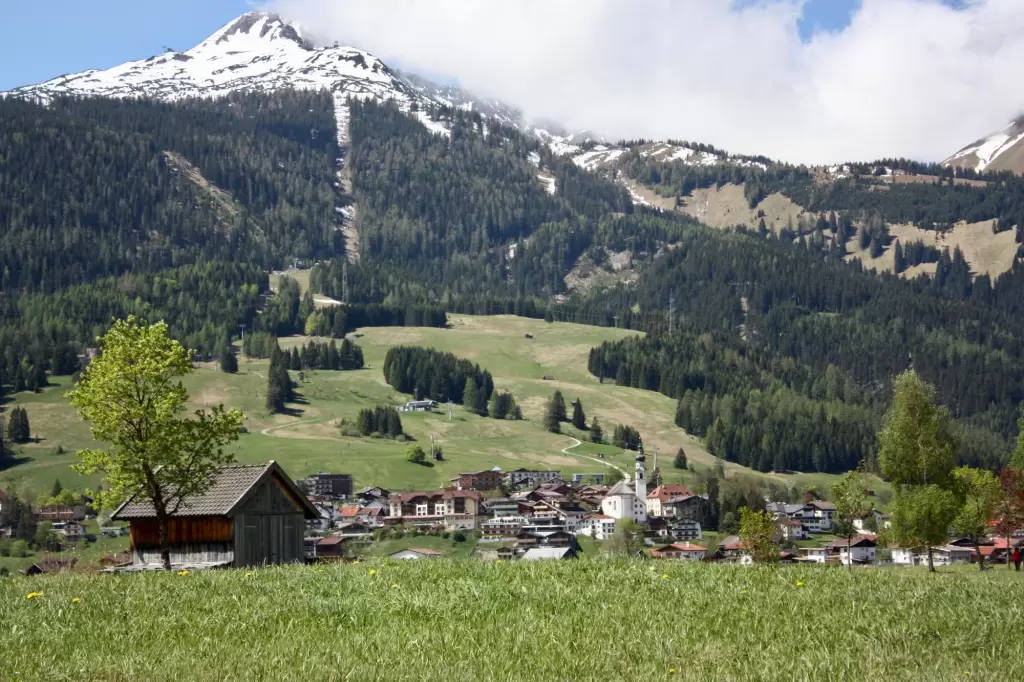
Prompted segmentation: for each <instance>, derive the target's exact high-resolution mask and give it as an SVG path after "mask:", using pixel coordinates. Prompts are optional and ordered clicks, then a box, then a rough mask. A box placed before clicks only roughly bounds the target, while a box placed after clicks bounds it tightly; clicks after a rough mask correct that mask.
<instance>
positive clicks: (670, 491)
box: [647, 483, 693, 502]
mask: <svg viewBox="0 0 1024 682" xmlns="http://www.w3.org/2000/svg"><path fill="white" fill-rule="evenodd" d="M679 497H681V498H684V499H685V498H688V497H693V493H692V492H690V489H689V488H687V487H686V486H685V485H681V484H678V483H662V484H661V485H659V486H658V487H657V488H655V489H654V490H652V491H651V492H649V493H648V494H647V499H649V500H653V499H658V500H661V501H662V502H667V501H669V500H672V499H675V498H679Z"/></svg>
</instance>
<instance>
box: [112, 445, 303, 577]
mask: <svg viewBox="0 0 1024 682" xmlns="http://www.w3.org/2000/svg"><path fill="white" fill-rule="evenodd" d="M212 478H213V481H212V485H211V487H210V489H209V490H208V491H207V492H206V493H205V494H203V495H198V496H194V497H190V498H186V499H185V500H183V501H182V503H181V505H180V508H179V509H178V511H177V512H176V513H174V514H173V515H172V517H171V519H170V527H169V529H168V534H169V539H170V544H171V565H172V567H178V568H185V567H188V568H203V567H213V566H253V565H261V564H286V563H292V562H298V561H302V560H303V558H304V549H303V535H304V530H305V526H306V524H305V521H306V519H314V518H316V517H317V510H316V508H314V507H313V505H311V504H310V503H309V501H308V500H307V499H306V496H305V495H304V494H303V493H302V491H301V490H299V488H298V486H296V485H295V483H294V482H292V480H291V479H290V478H289V477H288V475H287V474H286V473H285V472H284V471H283V470H282V469H281V467H280V466H279V465H278V464H277V463H276V462H274V461H271V462H269V463H268V464H261V465H251V464H248V465H233V466H225V467H221V468H220V469H217V470H216V472H214V473H213V475H212ZM111 519H112V520H115V521H127V522H128V523H129V525H130V536H131V557H132V564H131V566H128V567H122V568H124V569H126V570H145V569H158V568H161V567H162V562H161V560H160V544H159V537H160V527H159V524H158V523H157V520H156V512H155V511H154V509H153V505H152V504H151V503H150V502H148V501H144V500H136V499H135V498H130V499H128V500H127V501H126V502H124V504H122V505H121V506H120V507H118V509H117V510H116V511H115V512H114V513H113V515H112V516H111Z"/></svg>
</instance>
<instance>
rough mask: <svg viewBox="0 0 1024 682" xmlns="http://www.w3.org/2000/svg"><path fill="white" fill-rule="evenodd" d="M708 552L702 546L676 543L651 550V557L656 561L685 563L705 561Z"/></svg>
mask: <svg viewBox="0 0 1024 682" xmlns="http://www.w3.org/2000/svg"><path fill="white" fill-rule="evenodd" d="M706 551H707V549H705V548H704V547H701V546H700V545H694V544H692V543H689V542H683V543H674V544H671V545H665V546H663V547H658V548H657V549H654V550H651V556H652V557H654V558H656V559H682V560H683V561H703V560H704V553H705V552H706Z"/></svg>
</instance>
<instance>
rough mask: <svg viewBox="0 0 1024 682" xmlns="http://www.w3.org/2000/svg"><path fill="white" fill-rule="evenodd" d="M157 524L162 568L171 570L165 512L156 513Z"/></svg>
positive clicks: (167, 520) (168, 523)
mask: <svg viewBox="0 0 1024 682" xmlns="http://www.w3.org/2000/svg"><path fill="white" fill-rule="evenodd" d="M156 520H157V524H158V525H159V526H160V561H161V562H163V565H164V570H165V571H169V570H171V543H170V541H169V540H168V537H167V536H168V533H167V528H168V526H169V525H170V520H169V519H168V518H167V514H160V513H158V514H157V519H156Z"/></svg>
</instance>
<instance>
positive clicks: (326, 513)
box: [306, 502, 341, 533]
mask: <svg viewBox="0 0 1024 682" xmlns="http://www.w3.org/2000/svg"><path fill="white" fill-rule="evenodd" d="M313 507H314V508H315V509H316V511H317V517H316V518H315V519H309V520H307V521H306V527H307V528H308V529H310V530H312V531H316V532H320V533H326V532H327V531H329V530H330V529H331V528H333V527H334V524H335V523H337V522H338V521H340V520H341V513H340V512H339V511H338V510H337V509H336V508H335V506H334V505H333V504H329V503H327V504H324V503H322V502H321V503H314V504H313Z"/></svg>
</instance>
